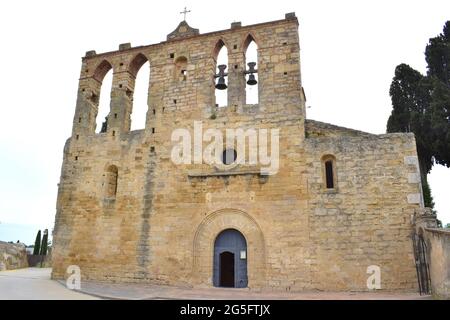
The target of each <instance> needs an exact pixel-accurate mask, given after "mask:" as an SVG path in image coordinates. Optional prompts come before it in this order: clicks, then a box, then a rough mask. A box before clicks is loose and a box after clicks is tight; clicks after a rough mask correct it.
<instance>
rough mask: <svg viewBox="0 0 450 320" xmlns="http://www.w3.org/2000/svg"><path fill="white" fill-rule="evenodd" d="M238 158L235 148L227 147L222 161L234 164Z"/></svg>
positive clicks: (225, 163) (226, 163)
mask: <svg viewBox="0 0 450 320" xmlns="http://www.w3.org/2000/svg"><path fill="white" fill-rule="evenodd" d="M236 159H237V152H236V150H234V149H226V150H224V151H223V153H222V163H223V164H224V165H230V164H233V163H234V162H235V161H236Z"/></svg>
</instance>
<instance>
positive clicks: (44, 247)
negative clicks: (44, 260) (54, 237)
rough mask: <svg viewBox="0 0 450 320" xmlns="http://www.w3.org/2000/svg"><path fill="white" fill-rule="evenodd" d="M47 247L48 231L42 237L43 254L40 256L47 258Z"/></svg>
mask: <svg viewBox="0 0 450 320" xmlns="http://www.w3.org/2000/svg"><path fill="white" fill-rule="evenodd" d="M47 247H48V230H47V229H45V230H44V236H43V237H42V245H41V252H40V254H41V255H43V256H45V255H46V254H47Z"/></svg>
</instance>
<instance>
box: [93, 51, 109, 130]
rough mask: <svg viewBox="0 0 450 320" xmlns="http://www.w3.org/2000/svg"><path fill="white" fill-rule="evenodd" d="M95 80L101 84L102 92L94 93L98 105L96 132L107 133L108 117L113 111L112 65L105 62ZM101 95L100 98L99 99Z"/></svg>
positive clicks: (95, 74) (95, 73)
mask: <svg viewBox="0 0 450 320" xmlns="http://www.w3.org/2000/svg"><path fill="white" fill-rule="evenodd" d="M94 79H95V80H97V81H98V82H99V83H100V92H98V93H93V97H92V100H93V102H94V103H96V104H97V106H98V110H97V115H96V121H95V123H96V126H95V132H96V133H102V132H106V129H107V126H108V121H107V117H108V115H109V112H110V109H111V89H112V82H113V72H112V66H111V64H110V63H109V62H108V61H106V60H103V61H102V62H101V63H100V64H99V65H98V67H97V69H96V70H95V72H94ZM98 95H99V97H98Z"/></svg>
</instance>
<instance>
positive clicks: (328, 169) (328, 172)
mask: <svg viewBox="0 0 450 320" xmlns="http://www.w3.org/2000/svg"><path fill="white" fill-rule="evenodd" d="M325 176H326V184H327V189H334V172H333V161H332V160H327V161H325Z"/></svg>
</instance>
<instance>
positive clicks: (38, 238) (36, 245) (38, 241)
mask: <svg viewBox="0 0 450 320" xmlns="http://www.w3.org/2000/svg"><path fill="white" fill-rule="evenodd" d="M40 249H41V230H39V231H38V233H37V235H36V240H35V241H34V249H33V254H34V255H38V254H39V252H40Z"/></svg>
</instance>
